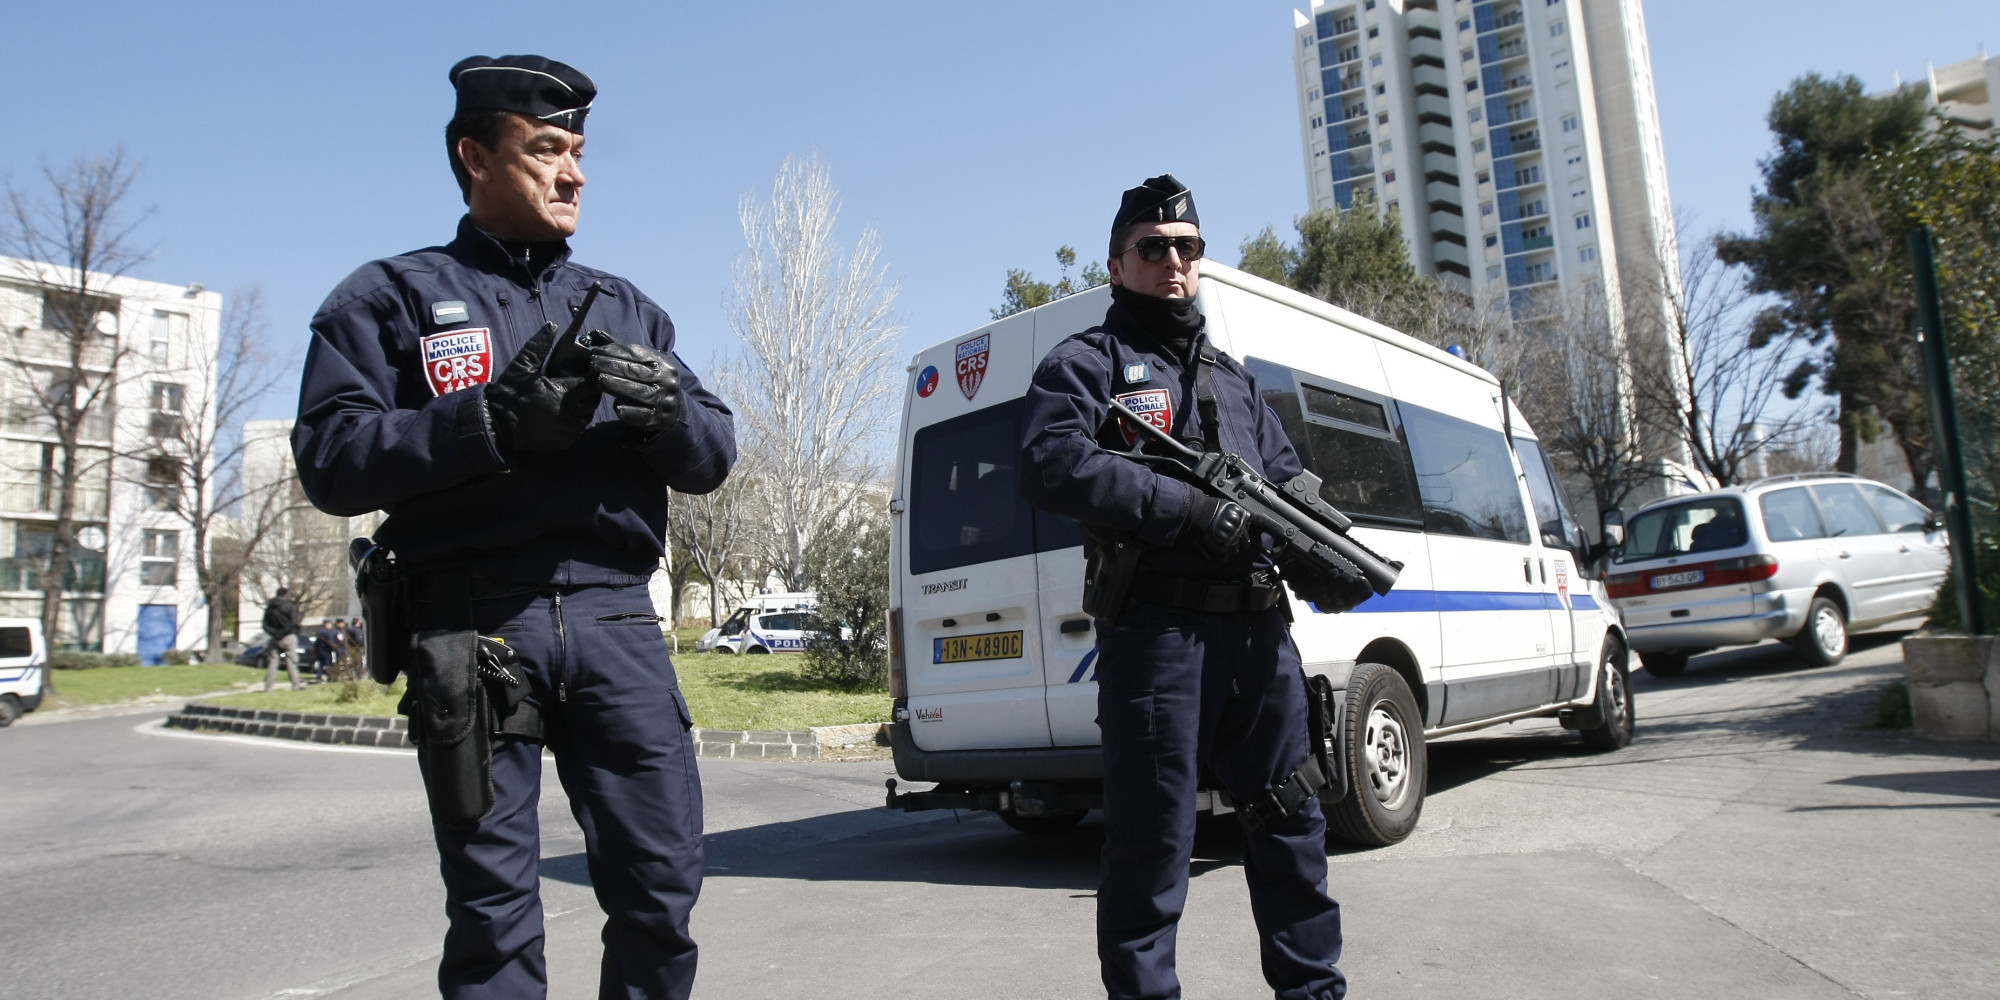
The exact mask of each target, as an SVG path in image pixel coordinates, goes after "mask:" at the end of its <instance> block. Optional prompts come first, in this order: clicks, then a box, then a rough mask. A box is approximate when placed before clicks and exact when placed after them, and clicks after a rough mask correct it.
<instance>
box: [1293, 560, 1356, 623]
mask: <svg viewBox="0 0 2000 1000" xmlns="http://www.w3.org/2000/svg"><path fill="white" fill-rule="evenodd" d="M1333 559H1334V560H1335V562H1336V564H1335V565H1334V566H1333V567H1331V568H1327V567H1322V566H1318V565H1315V564H1311V563H1308V562H1306V561H1305V560H1303V559H1301V558H1299V557H1298V556H1297V555H1295V554H1293V553H1292V552H1290V551H1285V552H1281V553H1279V555H1278V573H1279V575H1281V576H1283V577H1284V578H1285V582H1286V583H1289V584H1291V585H1292V593H1294V594H1297V595H1298V596H1299V600H1301V601H1306V602H1308V603H1310V604H1312V606H1313V607H1314V608H1317V609H1318V610H1319V611H1320V612H1321V613H1322V614H1329V615H1337V614H1340V613H1341V612H1343V611H1347V610H1350V609H1352V608H1353V607H1354V606H1355V605H1357V604H1360V603H1361V602H1362V601H1365V600H1367V599H1369V598H1370V597H1373V596H1375V590H1374V588H1373V587H1370V586H1369V585H1368V578H1367V577H1365V576H1363V575H1361V569H1360V567H1357V566H1355V565H1354V564H1353V563H1351V562H1348V561H1347V560H1346V559H1343V558H1341V557H1340V556H1339V555H1338V554H1335V555H1333Z"/></svg>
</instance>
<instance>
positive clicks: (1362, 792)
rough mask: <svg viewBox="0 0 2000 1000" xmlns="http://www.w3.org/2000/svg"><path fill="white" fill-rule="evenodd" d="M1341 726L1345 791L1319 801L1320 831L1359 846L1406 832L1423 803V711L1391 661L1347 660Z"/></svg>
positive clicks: (1377, 844) (1426, 774) (1396, 837)
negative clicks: (1350, 668) (1322, 812)
mask: <svg viewBox="0 0 2000 1000" xmlns="http://www.w3.org/2000/svg"><path fill="white" fill-rule="evenodd" d="M1344 729H1345V732H1343V733H1342V734H1341V740H1340V744H1341V745H1340V752H1341V754H1342V758H1343V763H1345V764H1346V766H1347V773H1348V774H1349V775H1351V776H1352V778H1353V780H1351V781H1350V782H1349V783H1348V784H1349V788H1348V790H1347V795H1346V797H1344V798H1342V799H1341V800H1340V801H1338V802H1335V803H1333V804H1331V805H1328V806H1326V829H1327V834H1328V835H1329V836H1331V837H1332V838H1333V839H1335V840H1338V841H1342V842H1344V843H1349V844H1356V845H1360V846H1363V847H1386V846H1388V845H1390V844H1394V843H1396V842H1398V841H1400V840H1402V839H1403V838H1405V837H1408V836H1409V835H1410V833H1411V831H1413V830H1415V829H1416V828H1417V818H1418V817H1419V816H1420V815H1421V814H1422V813H1423V810H1424V790H1425V785H1426V784H1427V782H1428V781H1429V779H1430V763H1429V757H1428V756H1427V754H1426V751H1425V749H1424V717H1423V715H1422V714H1421V713H1419V712H1418V711H1417V699H1416V697H1415V696H1414V695H1412V694H1411V693H1410V686H1409V685H1408V684H1407V683H1404V681H1403V677H1402V675H1401V674H1398V673H1397V672H1396V670H1395V668H1393V667H1390V666H1387V665H1385V664H1381V663H1360V664H1356V665H1355V667H1354V672H1353V673H1352V674H1350V675H1348V678H1347V713H1346V723H1345V726H1344ZM1371 751H1372V752H1371ZM1384 765H1389V766H1384Z"/></svg>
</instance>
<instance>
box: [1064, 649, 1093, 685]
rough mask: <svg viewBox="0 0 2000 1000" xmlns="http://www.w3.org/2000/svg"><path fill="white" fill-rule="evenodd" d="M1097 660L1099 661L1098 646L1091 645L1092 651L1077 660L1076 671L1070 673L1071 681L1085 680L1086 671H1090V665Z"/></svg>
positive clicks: (1073, 682)
mask: <svg viewBox="0 0 2000 1000" xmlns="http://www.w3.org/2000/svg"><path fill="white" fill-rule="evenodd" d="M1095 662H1097V647H1096V646H1092V647H1090V652H1088V653H1085V654H1083V659H1081V660H1078V661H1077V664H1076V672H1075V673H1073V674H1071V675H1069V683H1071V684H1075V683H1077V682H1078V681H1081V680H1083V675H1084V673H1085V672H1086V671H1088V670H1089V669H1090V665H1091V664H1092V663H1095Z"/></svg>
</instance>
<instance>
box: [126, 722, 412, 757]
mask: <svg viewBox="0 0 2000 1000" xmlns="http://www.w3.org/2000/svg"><path fill="white" fill-rule="evenodd" d="M132 731H133V732H135V733H144V734H145V735H147V736H171V737H173V738H174V739H177V740H202V741H204V742H208V743H236V744H240V745H242V746H251V747H266V748H270V749H276V750H310V751H313V752H316V753H379V754H389V755H391V756H395V757H414V756H416V754H417V752H416V751H415V750H403V749H392V748H390V747H357V746H349V745H345V744H338V743H307V742H305V741H303V740H281V739H276V738H273V737H270V736H245V735H243V734H241V733H195V732H189V731H187V730H185V729H169V728H167V720H165V719H155V720H153V721H151V722H142V723H140V724H139V725H136V726H133V727H132Z"/></svg>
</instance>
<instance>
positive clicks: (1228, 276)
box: [888, 260, 1635, 845]
mask: <svg viewBox="0 0 2000 1000" xmlns="http://www.w3.org/2000/svg"><path fill="white" fill-rule="evenodd" d="M1202 265H1203V266H1202V277H1203V280H1202V282H1201V284H1200V286H1199V290H1198V291H1197V293H1196V299H1197V304H1198V308H1199V309H1200V311H1201V313H1202V315H1203V316H1204V317H1206V319H1207V325H1206V334H1207V336H1208V338H1209V341H1210V343H1211V344H1212V345H1213V346H1214V347H1215V349H1216V350H1218V351H1222V352H1225V353H1227V354H1229V355H1231V356H1233V357H1235V358H1236V359H1238V360H1239V361H1241V362H1242V364H1243V365H1244V367H1246V368H1248V369H1249V370H1250V371H1251V372H1252V373H1253V374H1254V375H1255V377H1256V380H1257V386H1258V389H1259V391H1260V392H1261V393H1262V394H1263V398H1264V401H1265V403H1266V404H1268V405H1269V406H1270V407H1271V409H1272V411H1273V412H1274V413H1275V415H1276V416H1277V417H1278V423H1279V424H1280V426H1281V427H1282V428H1283V430H1284V432H1285V434H1286V436H1287V437H1288V438H1289V439H1290V440H1291V442H1292V444H1293V446H1294V448H1295V449H1296V450H1297V452H1298V454H1299V458H1300V461H1301V463H1302V464H1303V465H1304V466H1305V468H1306V469H1307V471H1309V472H1311V473H1313V474H1314V475H1315V476H1317V477H1318V478H1319V480H1320V481H1321V483H1322V485H1321V489H1320V495H1321V498H1322V499H1324V500H1325V501H1326V502H1327V503H1328V504H1330V505H1332V506H1333V507H1335V508H1337V509H1338V510H1340V511H1341V512H1342V513H1344V514H1346V515H1347V516H1348V517H1350V518H1351V519H1352V520H1353V528H1352V531H1353V535H1354V538H1355V540H1356V541H1358V542H1360V543H1362V544H1364V545H1366V546H1367V547H1368V548H1369V549H1371V550H1373V551H1375V552H1377V553H1380V554H1381V555H1382V557H1383V558H1385V559H1391V560H1395V561H1397V562H1400V563H1402V564H1403V566H1404V569H1403V571H1402V573H1401V576H1400V577H1399V579H1398V580H1397V583H1396V586H1395V589H1394V590H1392V591H1390V592H1389V593H1388V594H1386V595H1380V596H1377V597H1374V598H1371V599H1370V600H1368V601H1366V602H1364V603H1363V604H1362V605H1360V606H1359V607H1357V608H1355V609H1354V610H1353V611H1352V612H1350V613H1347V614H1314V613H1311V612H1312V611H1313V609H1312V608H1311V607H1310V606H1309V605H1306V604H1303V603H1300V602H1297V601H1294V602H1293V618H1294V622H1295V624H1294V625H1293V630H1292V633H1293V639H1294V641H1295V642H1296V643H1297V644H1298V647H1299V651H1300V655H1301V660H1302V662H1303V663H1304V666H1305V670H1306V671H1307V672H1308V673H1309V674H1313V675H1316V676H1324V677H1326V678H1327V680H1328V681H1329V682H1330V683H1331V684H1332V685H1333V688H1334V690H1335V691H1336V692H1344V693H1345V698H1344V699H1343V706H1344V707H1343V708H1342V709H1341V710H1340V711H1339V712H1336V713H1333V714H1334V715H1335V716H1337V717H1336V718H1334V719H1332V720H1330V722H1329V731H1328V735H1329V737H1330V739H1331V740H1332V743H1333V745H1334V746H1335V747H1336V748H1337V754H1336V756H1337V758H1338V760H1339V762H1340V766H1341V767H1342V768H1343V770H1344V777H1345V779H1346V780H1344V781H1341V782H1335V787H1336V788H1340V787H1343V786H1344V788H1345V789H1346V791H1345V792H1344V793H1342V794H1341V797H1340V798H1338V799H1336V800H1333V801H1326V802H1324V805H1325V808H1326V812H1327V817H1328V828H1329V830H1330V831H1331V834H1332V835H1333V836H1334V837H1336V838H1339V839H1344V840H1348V841H1351V842H1354V843H1359V844H1372V845H1380V844H1389V843H1395V842H1396V841H1399V840H1401V839H1403V838H1405V837H1407V836H1408V835H1409V834H1410V832H1411V831H1412V830H1414V829H1415V827H1416V825H1417V822H1418V818H1419V816H1420V813H1421V809H1422V803H1423V798H1424V793H1425V783H1426V780H1427V758H1426V755H1425V749H1424V748H1425V740H1426V738H1427V737H1434V736H1441V735H1445V734H1448V733H1457V732H1463V731H1466V730H1471V729H1478V728H1481V727H1485V726H1491V725H1496V724H1498V723H1503V722H1509V721H1512V720H1515V719H1525V718H1533V717H1537V716H1544V717H1555V718H1558V719H1560V720H1561V721H1562V724H1563V726H1564V727H1565V728H1568V729H1572V730H1575V731H1577V732H1579V733H1580V734H1581V735H1582V737H1583V739H1584V742H1585V743H1586V745H1588V746H1590V747H1592V748H1595V749H1599V750H1610V749H1616V748H1617V747H1622V746H1624V745H1626V744H1627V743H1628V742H1629V741H1630V740H1631V735H1632V729H1633V725H1634V718H1635V714H1634V711H1633V704H1632V694H1631V686H1630V677H1629V669H1628V664H1627V660H1628V656H1627V649H1628V648H1629V647H1628V646H1627V642H1626V638H1625V633H1624V628H1623V625H1622V624H1621V622H1620V620H1619V618H1618V613H1617V611H1616V609H1615V608H1613V607H1612V606H1611V604H1610V600H1609V598H1608V596H1607V595H1606V594H1605V591H1604V586H1603V583H1602V581H1600V580H1598V579H1596V578H1595V575H1594V573H1593V572H1592V571H1591V569H1590V567H1591V565H1592V564H1593V560H1594V556H1593V555H1592V552H1593V551H1594V550H1595V549H1596V548H1597V547H1598V546H1596V545H1595V544H1594V543H1593V542H1592V541H1591V540H1590V538H1589V537H1587V536H1586V535H1585V534H1584V532H1583V530H1582V529H1581V528H1580V527H1579V526H1578V524H1577V521H1576V518H1575V517H1574V516H1573V515H1572V514H1571V512H1570V509H1569V505H1568V504H1567V502H1566V501H1565V500H1564V498H1563V495H1562V489H1561V484H1560V480H1559V479H1558V478H1557V477H1556V475H1555V473H1554V469H1553V467H1552V466H1551V465H1550V463H1549V461H1548V459H1547V457H1546V456H1545V455H1544V453H1543V451H1542V449H1541V446H1540V443H1539V442H1538V441H1537V440H1536V437H1535V433H1534V431H1533V430H1532V429H1531V427H1530V426H1529V423H1528V421H1527V419H1526V418H1525V417H1524V416H1523V415H1522V413H1521V411H1520V409H1519V408H1518V407H1516V406H1514V405H1513V403H1512V402H1511V401H1510V400H1509V399H1508V398H1507V395H1506V393H1505V392H1504V390H1503V389H1502V388H1501V385H1500V383H1499V380H1498V379H1496V378H1494V377H1493V376H1492V375H1491V374H1489V373H1487V372H1486V371H1484V370H1482V369H1480V368H1478V367H1476V366H1474V365H1472V364H1470V363H1468V362H1466V361H1464V360H1463V359H1460V358H1457V357H1454V356H1452V355H1450V354H1447V353H1445V352H1444V351H1441V350H1438V349H1437V348H1434V347H1432V346H1430V345H1428V344H1424V343H1422V342H1420V341H1417V340H1415V339H1413V338H1411V337H1408V336H1405V335H1403V334H1401V333H1398V332H1396V331H1394V330H1391V329H1389V328H1387V327H1384V326H1382V325H1381V324H1378V323H1375V322H1372V321H1370V320H1367V319H1364V318H1362V317H1360V316H1356V315H1354V314H1352V313H1349V312H1346V311H1345V310H1342V309H1339V308H1336V307H1334V306H1332V305H1329V304H1327V303H1325V302H1322V301H1319V300H1318V299H1314V298H1311V297H1309V296H1306V295H1303V294H1300V293H1298V292H1295V291H1293V290H1291V289H1288V288H1285V287H1282V286H1280V285H1277V284H1274V283H1272V282H1268V281H1265V280H1263V279H1261V278H1257V277H1254V276H1251V275H1248V274H1245V273H1243V272H1241V271H1238V270H1236V269H1234V268H1230V267H1226V266H1222V265H1219V264H1216V263H1215V262H1213V261H1209V260H1204V261H1203V262H1202ZM1109 299H1110V289H1109V288H1108V287H1102V286H1100V287H1098V288H1094V289H1090V290H1088V291H1084V292H1080V293H1077V294H1074V295H1070V296H1066V297H1064V298H1061V299H1058V300H1056V301H1054V302H1051V303H1048V304H1046V305H1043V306H1038V307H1036V308H1034V309H1029V310H1025V311H1023V312H1019V313H1015V314H1013V315H1010V316H1007V317H1005V318H1002V319H999V320H996V321H994V322H992V323H990V324H987V325H985V326H983V327H980V328H979V329H976V330H973V331H971V334H970V335H969V336H961V337H958V338H953V339H951V340H946V341H943V342H942V343H939V344H936V345H934V346H932V347H929V348H926V349H924V350H922V351H919V352H918V353H917V355H916V357H914V358H912V359H911V364H910V368H909V376H908V378H909V383H908V388H907V389H906V396H905V401H904V409H903V420H902V430H901V434H900V436H899V440H898V447H897V457H896V478H895V491H894V494H893V496H892V500H891V505H890V510H891V513H892V518H893V521H892V531H891V534H890V560H891V571H890V614H889V620H890V622H891V629H892V631H893V632H894V633H895V635H894V636H893V637H892V638H891V645H890V673H891V684H890V686H891V690H892V692H893V695H894V699H895V700H894V704H893V706H892V722H891V724H890V734H891V744H892V747H893V750H894V756H895V764H896V773H897V777H898V779H899V780H901V781H904V782H912V783H919V786H918V787H917V788H916V790H912V791H898V790H897V788H896V787H895V786H896V782H894V781H892V782H891V786H892V787H891V788H890V790H889V799H888V802H889V805H890V807H891V808H895V809H901V810H919V809H946V808H950V809H984V810H991V811H994V812H996V813H998V814H999V816H1000V818H1001V819H1002V820H1004V821H1005V822H1007V823H1008V824H1009V825H1011V826H1014V827H1016V828H1017V829H1021V830H1024V831H1030V832H1048V831H1052V830H1056V829H1062V828H1065V827H1067V826H1071V825H1074V824H1076V823H1078V822H1081V821H1082V820H1083V819H1084V817H1085V815H1086V814H1087V813H1088V812H1089V811H1090V810H1092V809H1095V808H1098V806H1099V805H1100V803H1101V789H1102V775H1103V761H1102V751H1101V748H1100V746H1099V735H1098V730H1097V722H1096V718H1097V683H1096V677H1095V675H1094V672H1093V671H1092V669H1091V668H1092V667H1093V666H1094V664H1095V656H1096V648H1097V643H1096V635H1095V631H1094V629H1093V626H1092V623H1091V620H1090V618H1089V617H1088V616H1086V615H1085V614H1084V613H1083V611H1082V601H1083V570H1084V556H1083V547H1084V533H1083V530H1082V528H1081V526H1079V525H1078V524H1077V523H1076V522H1074V521H1071V520H1069V519H1067V518H1063V517H1059V516H1056V515H1052V514H1049V513H1047V512H1045V511H1038V510H1036V509H1034V508H1033V507H1031V506H1029V505H1028V503H1027V502H1026V501H1025V500H1024V499H1022V496H1021V489H1020V476H1021V468H1020V466H1021V461H1020V447H1021V440H1022V436H1023V429H1024V428H1023V424H1024V422H1025V420H1026V419H1027V416H1026V406H1025V403H1024V400H1023V398H1022V397H1023V394H1024V393H1025V392H1026V391H1027V387H1028V383H1029V379H1030V377H1031V376H1032V374H1033V372H1034V369H1035V367H1036V365H1037V364H1039V363H1040V361H1041V359H1042V358H1043V357H1044V356H1045V355H1047V354H1048V353H1049V351H1050V350H1051V349H1053V348H1054V347H1055V346H1056V345H1057V344H1059V343H1061V342H1062V341H1063V340H1065V339H1067V338H1068V337H1070V336H1071V335H1073V334H1076V333H1079V332H1082V331H1083V330H1085V329H1087V328H1089V327H1091V326H1094V325H1096V324H1097V323H1098V322H1100V321H1101V319H1102V318H1103V316H1104V311H1105V308H1106V306H1107V305H1108V304H1109ZM945 365H952V366H954V368H955V370H956V371H957V372H958V374H959V382H960V388H961V389H962V390H964V391H963V398H962V399H961V398H956V397H947V396H944V395H932V396H931V397H929V398H927V399H925V400H924V402H923V405H922V406H921V407H919V406H917V405H916V404H917V400H918V399H919V398H920V397H921V395H922V389H923V382H924V380H923V379H922V378H920V373H922V372H924V371H925V370H926V369H928V368H931V367H936V368H940V369H941V368H943V367H944V366H945ZM1117 373H1118V374H1119V375H1122V376H1124V377H1125V383H1126V386H1129V385H1130V384H1131V383H1132V382H1133V381H1137V380H1139V379H1144V378H1145V377H1146V376H1147V375H1149V374H1150V373H1147V372H1140V371H1130V370H1125V369H1118V370H1117ZM1134 376H1137V377H1138V378H1137V379H1135V378H1134ZM982 387H984V388H982ZM1120 388H1125V386H1120ZM976 392H980V393H983V395H982V396H981V398H980V399H979V401H978V402H977V403H975V402H974V399H973V397H974V394H975V393H976ZM1116 398H1118V399H1119V400H1120V401H1121V402H1123V403H1124V404H1125V405H1126V406H1127V407H1129V408H1131V409H1132V410H1134V411H1135V412H1136V413H1138V414H1139V416H1140V418H1141V419H1144V420H1146V421H1147V422H1148V423H1152V424H1153V425H1154V426H1155V427H1159V428H1161V429H1163V430H1167V431H1168V432H1169V433H1171V431H1172V428H1173V423H1174V418H1175V415H1174V414H1173V413H1172V412H1171V407H1170V406H1169V405H1168V400H1169V398H1170V397H1169V396H1168V393H1167V392H1166V390H1165V389H1164V388H1153V387H1149V388H1146V389H1143V390H1139V391H1133V392H1124V393H1120V394H1118V395H1117V396H1116ZM1121 419H1122V418H1121ZM1121 430H1122V431H1125V434H1126V436H1127V439H1128V441H1129V440H1131V439H1132V437H1133V432H1132V431H1131V430H1129V429H1126V428H1124V427H1121ZM1551 563H1553V564H1554V565H1551ZM973 581H977V583H978V586H976V587H975V586H973V585H972V582H973ZM1001 622H1005V623H1006V624H1005V626H1004V627H1001V626H999V625H998V623H1001ZM925 651H928V652H930V653H931V655H930V656H924V655H923V653H924V652H925ZM947 709H949V710H950V711H949V713H947V711H946V710H947ZM917 723H922V724H923V725H921V726H918V725H917ZM1329 794H1331V793H1329ZM1198 805H1199V807H1200V808H1202V809H1204V810H1207V811H1210V812H1215V813H1226V812H1230V811H1232V810H1233V806H1232V805H1231V803H1229V802H1228V800H1227V798H1226V797H1225V796H1223V795H1221V794H1220V793H1219V792H1218V791H1216V790H1215V789H1212V788H1208V789H1204V790H1203V791H1202V792H1201V796H1200V801H1199V803H1198Z"/></svg>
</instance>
